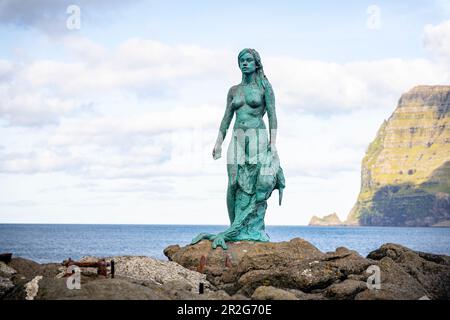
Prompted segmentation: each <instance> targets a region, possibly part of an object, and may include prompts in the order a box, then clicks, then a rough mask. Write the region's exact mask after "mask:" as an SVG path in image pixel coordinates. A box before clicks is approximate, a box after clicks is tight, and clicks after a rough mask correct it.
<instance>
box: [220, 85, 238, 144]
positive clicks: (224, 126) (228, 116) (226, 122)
mask: <svg viewBox="0 0 450 320" xmlns="http://www.w3.org/2000/svg"><path fill="white" fill-rule="evenodd" d="M234 91H235V87H231V88H230V90H229V91H228V95H227V106H226V108H225V114H224V115H223V119H222V122H221V123H220V128H219V135H218V136H217V141H216V145H221V144H222V142H223V140H225V136H226V134H227V130H228V128H229V127H230V123H231V120H233V115H234V110H233V108H232V107H231V101H232V100H233V96H234Z"/></svg>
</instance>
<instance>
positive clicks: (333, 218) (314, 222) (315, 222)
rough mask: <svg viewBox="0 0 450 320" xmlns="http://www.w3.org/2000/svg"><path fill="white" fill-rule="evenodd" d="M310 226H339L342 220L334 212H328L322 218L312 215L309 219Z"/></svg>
mask: <svg viewBox="0 0 450 320" xmlns="http://www.w3.org/2000/svg"><path fill="white" fill-rule="evenodd" d="M309 225H310V226H340V225H342V221H341V220H340V219H339V217H338V215H337V214H336V213H332V214H329V215H327V216H324V217H323V218H319V217H317V216H313V217H312V218H311V220H310V221H309Z"/></svg>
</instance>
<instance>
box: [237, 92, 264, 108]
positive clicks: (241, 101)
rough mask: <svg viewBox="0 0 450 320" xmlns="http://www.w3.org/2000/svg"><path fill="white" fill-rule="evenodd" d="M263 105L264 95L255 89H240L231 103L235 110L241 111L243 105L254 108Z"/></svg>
mask: <svg viewBox="0 0 450 320" xmlns="http://www.w3.org/2000/svg"><path fill="white" fill-rule="evenodd" d="M262 103H263V93H262V91H261V90H259V89H254V88H246V89H242V88H241V89H240V90H238V91H237V92H236V95H235V96H234V97H233V100H232V102H231V106H232V107H233V109H235V110H236V109H239V108H240V107H242V106H243V105H248V106H250V107H252V108H258V107H260V106H261V105H262Z"/></svg>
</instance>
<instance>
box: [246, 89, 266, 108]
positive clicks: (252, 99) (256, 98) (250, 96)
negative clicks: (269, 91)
mask: <svg viewBox="0 0 450 320" xmlns="http://www.w3.org/2000/svg"><path fill="white" fill-rule="evenodd" d="M262 99H263V95H262V92H261V90H259V89H250V90H246V91H245V102H246V104H248V105H249V106H250V107H252V108H257V107H260V106H261V105H262Z"/></svg>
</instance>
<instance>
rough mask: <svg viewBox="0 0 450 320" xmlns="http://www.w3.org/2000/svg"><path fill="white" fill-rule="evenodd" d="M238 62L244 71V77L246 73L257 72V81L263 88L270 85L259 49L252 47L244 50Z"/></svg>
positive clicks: (239, 55) (240, 53)
mask: <svg viewBox="0 0 450 320" xmlns="http://www.w3.org/2000/svg"><path fill="white" fill-rule="evenodd" d="M238 63H239V68H240V69H241V71H242V77H244V75H245V74H252V73H253V72H255V73H256V83H257V84H258V86H260V88H261V89H265V88H266V87H267V86H268V85H270V83H269V81H268V80H267V77H266V75H265V74H264V69H263V65H262V62H261V57H260V56H259V53H258V51H256V50H255V49H250V48H246V49H244V50H242V51H241V52H239V54H238Z"/></svg>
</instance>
